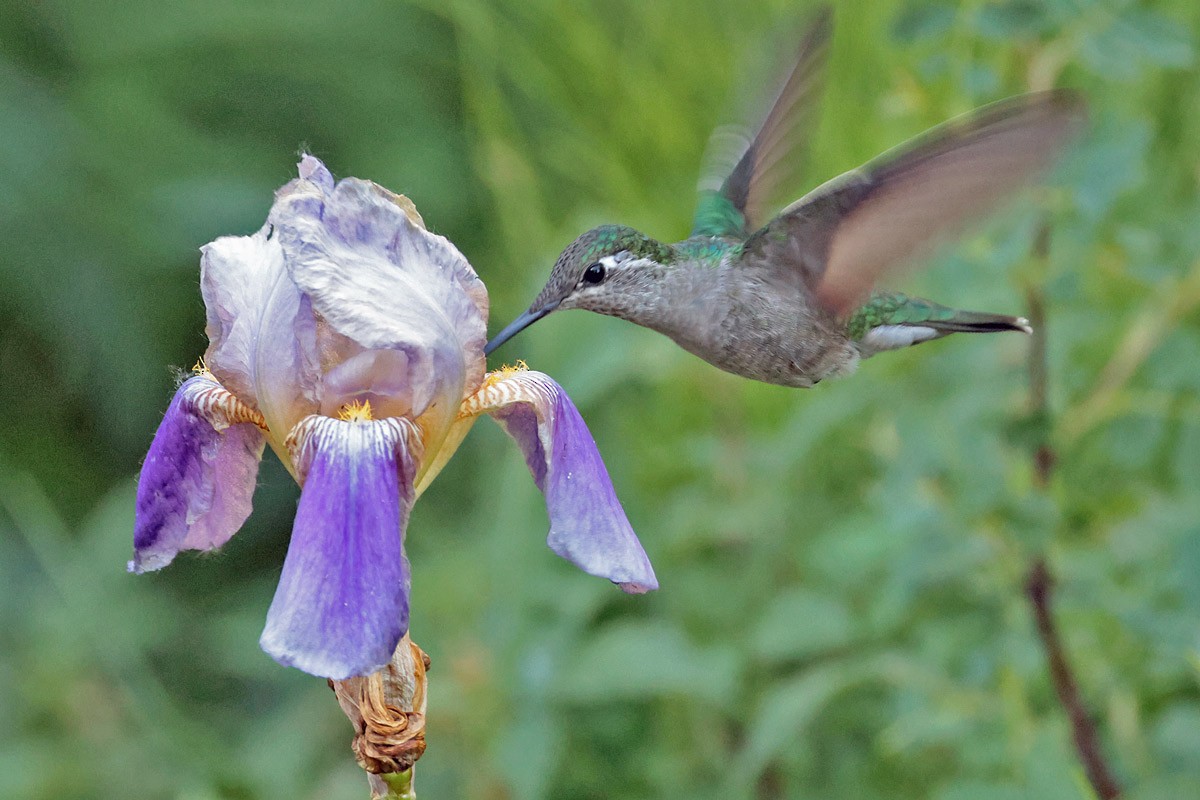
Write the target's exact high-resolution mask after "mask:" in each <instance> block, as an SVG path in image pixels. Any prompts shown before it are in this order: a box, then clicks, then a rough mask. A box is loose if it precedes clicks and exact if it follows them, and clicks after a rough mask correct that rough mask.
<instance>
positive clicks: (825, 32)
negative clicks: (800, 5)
mask: <svg viewBox="0 0 1200 800" xmlns="http://www.w3.org/2000/svg"><path fill="white" fill-rule="evenodd" d="M832 30H833V14H832V12H831V11H830V9H829V8H828V7H827V6H824V7H821V8H820V9H818V10H817V12H816V14H815V15H814V16H813V18H812V19H811V21H809V23H808V25H807V26H806V28H805V33H804V35H803V36H802V37H801V40H800V46H799V48H798V55H797V57H796V63H795V65H794V66H793V67H792V70H791V72H790V73H789V74H788V77H787V80H786V81H785V82H784V84H783V88H782V89H781V90H780V91H779V94H778V96H777V97H776V98H775V102H774V103H773V104H772V105H771V110H770V112H768V114H767V117H766V119H765V120H764V121H763V124H762V127H761V128H759V131H758V134H757V135H755V137H754V138H753V139H752V140H750V142H749V144H745V142H746V139H745V138H743V137H741V136H738V135H737V134H736V133H735V132H733V131H731V130H729V129H728V128H723V129H718V130H717V131H716V133H714V134H713V139H712V141H711V142H710V145H709V152H710V157H709V159H708V160H709V161H710V166H709V168H707V169H706V170H705V175H704V177H702V178H701V182H700V184H701V189H700V202H699V205H698V206H697V207H696V216H695V219H694V222H693V227H692V235H693V236H701V235H703V236H737V237H739V238H741V237H745V236H746V235H748V234H749V233H750V232H751V231H753V230H756V229H757V228H758V227H759V226H760V225H762V224H763V223H764V222H765V221H766V216H767V213H768V212H769V209H770V208H771V203H772V202H773V201H776V200H778V199H779V198H778V197H777V195H778V194H779V192H780V191H795V183H796V179H797V178H798V173H799V171H800V166H801V161H802V158H801V156H802V154H803V150H804V148H805V145H806V144H807V141H808V134H809V131H810V130H811V129H812V124H813V120H814V119H815V117H816V110H817V109H816V107H817V103H816V100H817V97H818V96H819V94H820V89H821V83H822V74H823V72H824V67H825V57H826V55H827V53H828V50H829V36H830V33H831V32H832ZM739 145H740V146H739ZM735 148H736V149H735ZM725 154H731V155H732V156H733V158H729V157H723V156H724V155H725ZM738 156H740V157H738ZM734 158H737V161H736V163H734V166H733V168H732V170H729V169H728V167H729V164H730V163H733V162H734ZM714 175H715V179H714V177H713V176H714ZM726 175H727V176H728V177H725V179H724V182H722V183H721V184H720V188H719V189H714V188H709V187H710V186H715V185H716V181H717V180H720V178H721V177H722V176H726ZM793 196H794V195H793Z"/></svg>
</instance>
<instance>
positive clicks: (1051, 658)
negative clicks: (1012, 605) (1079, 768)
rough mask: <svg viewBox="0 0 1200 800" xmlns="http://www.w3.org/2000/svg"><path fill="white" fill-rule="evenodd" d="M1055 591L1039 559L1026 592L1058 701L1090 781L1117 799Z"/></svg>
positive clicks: (1109, 799)
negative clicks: (1065, 642)
mask: <svg viewBox="0 0 1200 800" xmlns="http://www.w3.org/2000/svg"><path fill="white" fill-rule="evenodd" d="M1053 590H1054V580H1053V579H1052V578H1051V577H1050V570H1048V569H1047V568H1046V562H1045V561H1044V560H1043V559H1041V558H1038V559H1036V560H1035V561H1034V562H1033V568H1032V569H1030V570H1029V579H1028V581H1026V583H1025V592H1026V594H1028V595H1029V601H1030V603H1032V604H1033V619H1034V622H1036V623H1037V630H1038V637H1039V638H1040V639H1041V640H1042V647H1043V648H1045V650H1046V661H1047V662H1048V664H1049V667H1050V680H1051V681H1052V682H1053V683H1054V692H1055V694H1057V695H1058V702H1059V703H1060V704H1061V705H1062V707H1063V710H1065V711H1066V712H1067V716H1068V717H1070V719H1071V735H1072V738H1073V739H1074V740H1075V752H1076V754H1077V755H1078V756H1079V761H1080V762H1081V763H1082V764H1083V771H1084V772H1085V773H1087V778H1088V783H1090V784H1091V785H1092V790H1093V791H1094V792H1095V793H1096V796H1097V797H1099V798H1100V800H1113V798H1116V797H1120V796H1121V787H1120V785H1119V784H1118V783H1117V780H1116V778H1114V777H1113V774H1112V770H1111V769H1109V766H1108V762H1107V761H1105V759H1104V754H1103V753H1102V752H1100V737H1099V736H1098V735H1097V733H1096V725H1095V723H1093V722H1092V718H1091V717H1090V716H1088V713H1087V709H1086V708H1084V705H1083V700H1082V699H1081V698H1080V696H1079V688H1078V686H1076V684H1075V675H1074V673H1073V672H1072V671H1071V665H1070V663H1068V662H1067V656H1066V654H1065V653H1063V648H1062V641H1061V640H1060V639H1059V636H1058V629H1057V627H1056V626H1055V624H1054V616H1053V615H1052V614H1051V613H1050V600H1051V594H1052V592H1053Z"/></svg>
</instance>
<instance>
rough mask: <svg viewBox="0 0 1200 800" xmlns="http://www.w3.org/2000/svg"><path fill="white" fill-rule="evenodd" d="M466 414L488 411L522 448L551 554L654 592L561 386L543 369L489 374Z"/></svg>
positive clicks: (641, 554) (629, 588)
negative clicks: (540, 499) (542, 498)
mask: <svg viewBox="0 0 1200 800" xmlns="http://www.w3.org/2000/svg"><path fill="white" fill-rule="evenodd" d="M463 411H464V413H465V414H479V413H483V412H487V413H490V414H491V415H492V416H493V417H495V418H496V419H497V420H498V421H499V422H500V424H501V426H503V428H504V430H505V431H507V432H508V434H509V435H510V436H512V437H513V439H515V440H516V442H517V444H518V445H519V446H520V447H521V450H522V452H524V454H525V462H526V463H527V464H528V465H529V471H530V472H532V473H533V479H534V481H536V482H537V485H538V488H539V489H541V490H542V493H543V494H545V495H546V510H547V512H549V515H550V535H549V537H547V540H546V541H547V544H549V545H550V549H551V550H553V551H554V552H555V553H558V554H559V555H560V556H562V557H563V558H565V559H567V560H568V561H570V562H571V563H573V564H575V565H576V566H577V567H579V568H580V569H582V570H583V571H584V572H587V573H588V574H590V575H598V576H600V577H602V578H608V579H609V580H610V581H612V582H613V583H615V584H617V585H618V586H620V587H621V589H623V590H624V591H626V592H631V593H640V592H646V591H649V590H651V589H657V588H658V580H657V579H656V578H655V577H654V569H653V568H652V567H651V566H650V559H649V558H647V557H646V552H645V551H644V550H643V549H642V545H641V543H640V542H639V541H638V538H637V535H636V534H635V533H634V532H633V528H632V527H630V525H629V520H628V519H627V518H626V516H625V511H624V509H622V508H621V503H620V501H619V500H617V495H616V492H615V491H613V486H612V481H611V480H609V477H608V471H607V470H606V469H605V468H604V461H603V460H601V458H600V453H599V451H598V450H597V449H596V442H595V440H593V439H592V435H591V433H590V432H589V431H588V429H587V425H586V424H584V421H583V418H582V417H580V416H579V411H578V410H577V409H576V408H575V404H574V403H572V402H571V398H569V397H567V393H566V392H565V391H563V388H562V387H561V386H559V385H558V384H557V383H555V382H554V381H553V380H552V379H551V378H550V377H549V376H547V375H544V374H542V373H540V372H530V371H525V370H504V371H501V372H498V373H492V374H491V375H489V376H488V379H487V380H486V381H485V382H484V385H483V387H482V388H481V389H480V390H479V391H478V392H476V393H475V394H474V395H473V396H471V397H470V398H468V399H467V400H466V402H465V403H464V405H463Z"/></svg>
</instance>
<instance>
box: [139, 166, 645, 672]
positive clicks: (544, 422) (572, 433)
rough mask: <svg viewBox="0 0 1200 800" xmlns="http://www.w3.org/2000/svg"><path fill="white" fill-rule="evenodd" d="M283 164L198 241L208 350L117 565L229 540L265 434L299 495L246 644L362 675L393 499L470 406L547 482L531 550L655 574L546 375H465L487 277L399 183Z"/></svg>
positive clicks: (398, 619) (382, 621) (389, 554)
mask: <svg viewBox="0 0 1200 800" xmlns="http://www.w3.org/2000/svg"><path fill="white" fill-rule="evenodd" d="M299 173H300V177H299V178H298V179H296V180H293V181H292V182H290V183H288V184H287V185H286V186H284V187H283V188H282V189H280V190H279V191H278V192H277V193H276V197H275V203H274V206H273V207H272V209H271V212H270V215H269V217H268V218H267V222H266V224H265V225H264V226H263V227H262V229H261V230H259V231H258V232H257V233H255V234H254V235H252V236H230V237H223V238H220V239H217V240H216V241H215V242H212V243H211V244H209V245H207V246H205V247H204V248H203V255H202V258H201V264H200V288H201V292H202V294H203V297H204V304H205V308H206V309H207V325H206V328H205V331H206V333H207V334H208V339H209V345H208V349H207V352H206V353H205V356H204V359H203V360H202V362H201V363H200V364H199V365H198V366H197V370H196V373H197V374H195V375H194V376H193V377H190V378H188V379H187V380H186V381H184V382H183V383H182V385H181V386H180V387H179V389H178V391H177V392H176V393H175V397H174V399H173V400H172V401H171V404H170V406H169V407H168V408H167V412H166V415H165V416H164V418H163V421H162V424H161V425H160V426H159V428H158V432H157V433H156V434H155V436H154V440H153V442H152V443H151V445H150V451H149V454H148V455H147V457H146V460H145V462H144V464H143V466H142V471H141V475H140V477H139V480H138V491H137V513H136V521H135V528H134V557H133V560H132V561H131V562H130V563H129V569H130V570H131V571H133V572H146V571H149V570H157V569H160V568H162V567H164V566H166V565H167V564H168V563H170V562H171V560H172V559H173V558H174V557H175V555H176V554H177V553H179V551H181V550H211V549H214V548H217V547H220V546H221V545H222V544H224V543H225V542H226V541H228V540H229V538H230V537H231V536H233V534H234V533H235V532H237V530H238V528H240V527H241V525H242V523H243V522H245V520H246V518H247V517H248V516H249V514H250V508H251V496H252V495H253V492H254V485H255V478H256V475H257V472H258V464H259V460H260V459H261V457H262V453H263V449H264V446H265V445H269V446H270V447H271V449H272V450H274V451H275V453H276V455H278V456H279V458H280V459H281V460H282V462H283V463H284V465H285V466H286V467H287V469H288V470H289V471H290V472H291V474H292V476H293V477H295V479H296V480H297V481H298V482H299V483H300V485H301V492H300V502H299V506H298V508H297V511H296V519H295V523H294V527H293V529H292V537H291V542H290V545H289V547H288V553H287V558H286V559H285V561H284V564H283V573H282V576H281V577H280V580H279V586H278V588H277V589H276V591H275V598H274V600H273V601H272V603H271V608H270V610H269V611H268V612H267V622H266V627H265V629H264V631H263V634H262V638H261V640H260V644H261V645H262V647H263V649H264V650H266V652H267V653H268V654H270V655H271V656H272V657H273V658H274V659H275V660H277V661H279V662H280V663H281V664H285V665H289V666H294V667H298V668H299V669H302V670H304V671H306V672H309V673H312V674H314V675H321V676H325V677H329V678H334V679H344V678H348V677H351V676H355V675H365V674H369V673H371V672H373V671H375V670H377V669H379V668H381V667H383V666H384V665H385V664H387V663H388V660H389V659H390V658H391V656H392V653H393V651H394V650H395V648H396V645H397V643H398V642H399V641H400V639H401V637H402V636H403V635H404V634H405V632H406V631H407V630H408V613H409V608H408V597H409V581H410V575H409V565H408V560H407V559H406V558H405V555H404V547H403V543H404V534H405V527H406V523H407V521H408V515H409V510H410V509H411V508H412V504H413V502H414V501H415V500H416V498H417V497H418V496H419V495H420V494H421V492H422V491H423V490H424V489H425V487H427V486H428V485H429V483H430V481H432V480H433V478H434V476H436V475H437V473H438V472H439V471H440V470H441V468H442V467H443V466H444V465H445V463H446V461H447V460H448V459H449V458H450V456H451V455H452V454H453V453H454V451H455V450H456V449H457V448H458V445H459V444H460V443H461V442H462V439H463V437H464V436H465V435H466V433H467V431H468V430H469V429H470V427H471V425H472V424H473V423H474V421H475V419H476V418H477V417H478V416H479V415H481V414H489V415H491V416H492V417H493V418H494V419H496V420H497V421H498V422H499V423H500V425H501V426H502V427H503V428H504V430H505V431H507V432H508V434H509V435H510V436H511V437H512V438H513V439H514V440H516V442H517V445H518V446H519V447H520V448H521V450H522V452H523V453H524V456H525V461H526V463H527V464H528V466H529V469H530V471H531V472H532V473H533V478H534V481H535V482H536V484H537V486H538V487H539V488H540V489H541V490H542V492H543V493H544V494H545V498H546V508H547V511H548V512H549V518H550V533H549V537H548V540H547V541H548V544H549V545H550V548H551V549H552V550H553V551H554V552H555V553H557V554H558V555H560V556H562V557H563V558H566V559H567V560H569V561H571V562H572V563H574V564H575V565H576V566H578V567H579V568H580V569H582V570H583V571H585V572H587V573H589V574H592V575H597V576H600V577H604V578H607V579H608V580H610V581H612V582H613V583H615V584H617V585H618V586H619V587H620V588H621V589H623V590H625V591H626V592H634V593H637V592H644V591H647V590H650V589H655V588H657V586H658V584H657V581H656V580H655V577H654V571H653V569H652V568H651V566H650V562H649V559H647V557H646V554H645V552H644V551H643V550H642V546H641V544H640V543H639V542H638V539H637V536H636V535H635V534H634V532H633V529H632V528H631V527H630V525H629V521H628V520H627V519H626V517H625V513H624V511H623V510H622V508H621V505H620V503H619V501H618V500H617V497H616V494H615V493H614V491H613V487H612V482H611V481H610V480H609V477H608V473H607V472H606V470H605V468H604V463H603V462H602V461H601V459H600V454H599V453H598V452H597V450H596V445H595V442H594V441H593V440H592V437H591V434H590V433H589V432H588V429H587V426H586V425H585V424H584V422H583V420H582V418H581V417H580V415H579V412H578V411H577V410H576V408H575V406H574V404H572V402H571V400H570V399H569V398H568V397H567V395H566V393H565V392H564V391H563V389H562V387H561V386H559V385H558V384H557V383H555V382H554V381H553V380H551V379H550V378H549V377H548V376H546V375H544V374H541V373H539V372H533V371H530V370H527V369H524V368H523V367H521V368H505V369H502V370H498V371H496V372H492V373H487V374H485V365H484V355H483V345H484V342H485V340H486V325H487V310H488V297H487V290H486V289H485V288H484V285H483V283H482V282H481V281H480V280H479V278H478V277H477V276H476V274H475V271H474V270H473V269H472V268H471V265H470V264H468V263H467V260H466V259H465V258H464V257H463V256H462V254H461V253H460V252H459V251H458V250H457V249H456V248H455V247H454V246H453V245H452V244H451V243H450V242H449V241H447V240H446V239H444V238H443V237H441V236H437V235H434V234H432V233H429V232H428V231H427V230H425V228H424V224H423V223H422V221H421V217H420V216H419V215H418V214H417V212H416V209H415V208H414V207H413V205H412V203H411V202H410V201H409V200H408V199H407V198H405V197H402V196H400V195H396V194H393V193H391V192H389V191H387V190H386V189H384V188H382V187H380V186H378V185H376V184H374V183H371V182H370V181H363V180H358V179H354V178H348V179H346V180H342V181H339V182H337V183H335V182H334V180H333V177H332V176H331V175H330V173H329V171H328V170H327V169H326V168H325V165H324V164H322V163H321V162H320V161H318V160H317V159H316V158H313V157H312V156H305V157H304V158H303V160H302V161H301V162H300V164H299Z"/></svg>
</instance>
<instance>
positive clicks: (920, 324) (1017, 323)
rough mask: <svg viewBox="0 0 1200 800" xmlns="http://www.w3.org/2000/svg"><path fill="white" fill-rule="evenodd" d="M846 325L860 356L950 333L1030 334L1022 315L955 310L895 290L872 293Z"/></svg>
mask: <svg viewBox="0 0 1200 800" xmlns="http://www.w3.org/2000/svg"><path fill="white" fill-rule="evenodd" d="M847 327H848V333H849V335H850V338H851V339H853V340H854V342H855V344H856V345H857V346H858V349H859V352H860V353H861V354H862V357H863V358H867V357H869V356H873V355H875V354H876V353H880V352H883V351H884V350H897V349H899V348H901V347H908V346H909V345H914V344H920V343H921V342H927V341H929V340H931V339H940V338H941V337H943V336H949V335H950V334H952V333H998V332H1001V331H1019V332H1021V333H1033V329H1032V328H1030V327H1029V321H1028V320H1026V319H1025V318H1024V317H1011V316H1008V315H1006V314H990V313H988V312H985V311H959V310H958V309H955V308H949V307H947V306H943V305H939V304H937V303H934V302H932V301H930V300H924V299H922V298H919V297H908V296H907V295H903V294H899V293H895V292H888V293H879V294H875V295H872V296H871V299H870V300H869V301H867V304H866V305H864V306H863V307H861V308H860V309H858V311H856V312H855V313H854V315H853V316H852V317H851V318H850V321H849V323H848V325H847Z"/></svg>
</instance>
